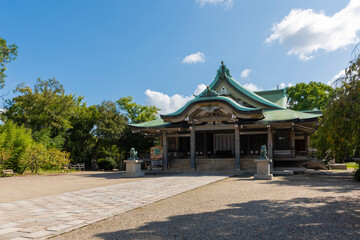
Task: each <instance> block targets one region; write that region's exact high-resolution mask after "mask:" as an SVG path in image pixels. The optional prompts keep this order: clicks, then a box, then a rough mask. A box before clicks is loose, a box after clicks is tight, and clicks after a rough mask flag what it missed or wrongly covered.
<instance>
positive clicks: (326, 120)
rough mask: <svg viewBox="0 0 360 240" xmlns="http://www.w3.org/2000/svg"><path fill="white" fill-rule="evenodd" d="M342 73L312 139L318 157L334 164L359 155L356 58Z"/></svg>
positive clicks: (359, 98) (359, 90)
mask: <svg viewBox="0 0 360 240" xmlns="http://www.w3.org/2000/svg"><path fill="white" fill-rule="evenodd" d="M345 73H346V77H345V78H344V79H340V80H339V81H341V86H340V87H339V88H338V90H337V91H336V94H335V95H334V96H333V97H332V98H331V99H330V100H329V101H328V103H327V104H326V106H325V107H324V109H323V116H322V118H321V119H320V122H319V123H320V126H319V128H318V130H317V131H316V132H315V134H314V135H313V136H312V143H313V145H314V147H315V148H316V149H317V154H318V157H319V158H322V157H324V156H326V155H327V154H328V155H330V157H334V158H335V159H336V161H338V162H341V161H344V160H345V159H347V158H350V157H352V156H354V155H359V151H360V149H359V147H360V94H359V93H360V57H358V58H357V59H356V60H354V61H352V62H350V66H349V67H348V68H347V69H346V70H345Z"/></svg>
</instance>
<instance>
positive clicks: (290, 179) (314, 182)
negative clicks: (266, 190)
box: [264, 175, 360, 193]
mask: <svg viewBox="0 0 360 240" xmlns="http://www.w3.org/2000/svg"><path fill="white" fill-rule="evenodd" d="M264 184H268V185H274V184H276V185H280V186H292V187H309V188H311V189H314V190H317V191H321V192H333V193H346V192H351V191H356V190H359V191H360V182H355V181H354V180H353V179H352V176H351V175H345V176H344V175H297V176H287V177H283V178H282V179H281V180H277V178H274V180H273V181H266V182H264Z"/></svg>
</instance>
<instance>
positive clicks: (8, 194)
mask: <svg viewBox="0 0 360 240" xmlns="http://www.w3.org/2000/svg"><path fill="white" fill-rule="evenodd" d="M121 174H122V172H91V171H86V172H75V173H67V174H57V175H47V176H44V175H27V176H15V177H0V193H1V194H0V203H6V202H12V201H18V200H25V199H30V198H37V197H44V196H49V195H54V194H59V193H65V192H72V191H77V190H83V189H89V188H95V187H103V186H108V185H112V184H119V183H125V182H133V181H139V180H141V179H140V178H121ZM147 178H153V177H151V176H149V177H148V176H147Z"/></svg>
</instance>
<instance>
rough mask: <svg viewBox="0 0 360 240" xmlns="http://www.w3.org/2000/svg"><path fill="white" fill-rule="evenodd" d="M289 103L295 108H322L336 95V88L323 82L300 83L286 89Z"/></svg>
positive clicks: (298, 109)
mask: <svg viewBox="0 0 360 240" xmlns="http://www.w3.org/2000/svg"><path fill="white" fill-rule="evenodd" d="M286 93H287V94H288V95H289V100H288V104H289V107H290V108H291V109H293V110H297V111H301V110H314V109H318V110H321V109H323V108H324V106H325V105H326V103H327V102H328V101H329V99H330V98H331V97H332V96H334V94H335V89H333V88H332V87H331V86H329V85H326V84H324V83H321V82H310V83H308V84H306V83H298V84H296V85H295V86H292V87H289V88H287V89H286Z"/></svg>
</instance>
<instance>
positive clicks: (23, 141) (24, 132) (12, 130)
mask: <svg viewBox="0 0 360 240" xmlns="http://www.w3.org/2000/svg"><path fill="white" fill-rule="evenodd" d="M33 142H34V140H33V139H32V136H31V131H30V130H28V129H26V128H25V127H24V126H18V125H16V124H15V123H13V122H12V121H6V122H5V124H3V125H1V126H0V148H2V149H4V151H6V152H9V153H10V154H11V155H10V157H9V158H8V159H7V160H6V161H4V163H3V166H2V167H3V168H11V169H13V170H14V171H15V172H19V171H21V169H22V166H21V163H20V159H21V158H22V157H23V155H24V154H25V152H26V151H27V149H28V148H29V146H31V145H32V144H33Z"/></svg>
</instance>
